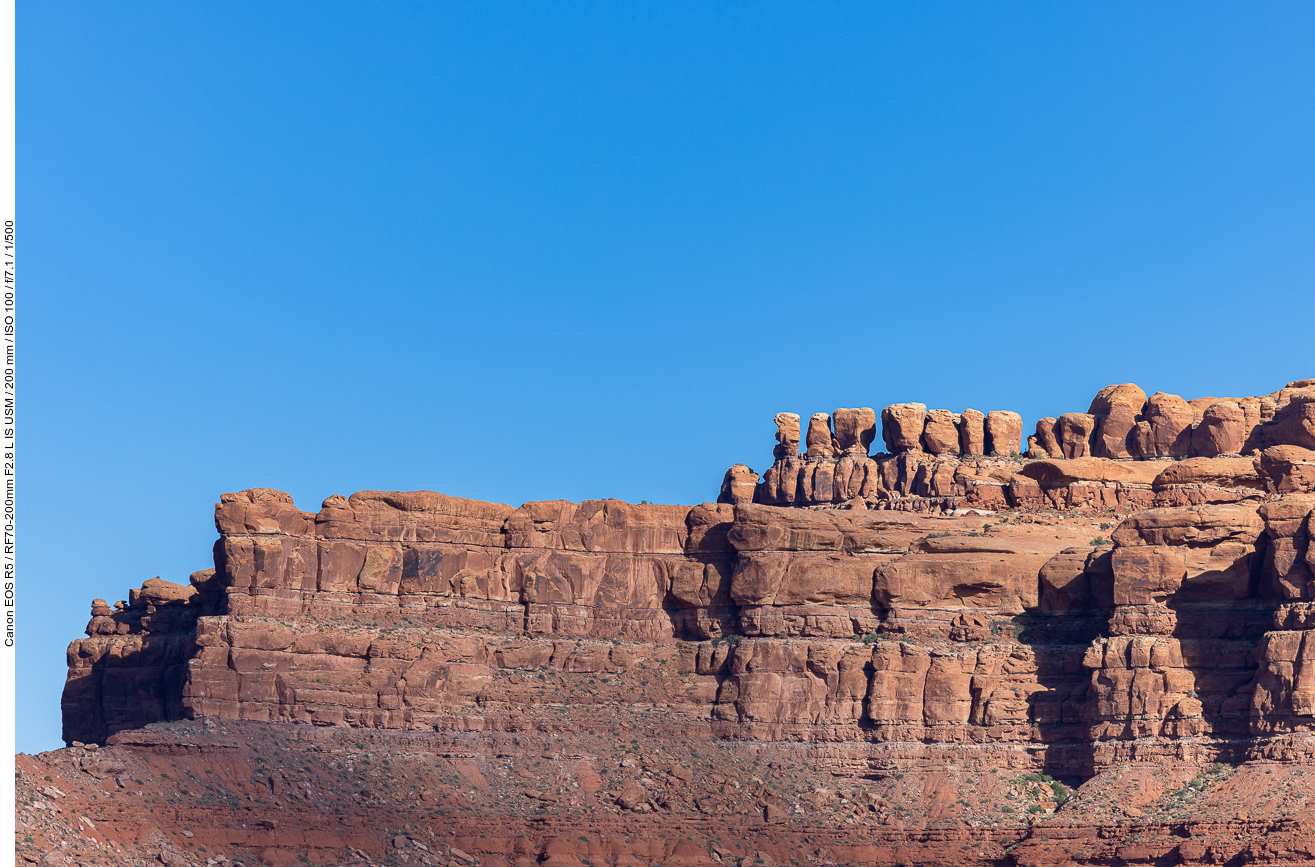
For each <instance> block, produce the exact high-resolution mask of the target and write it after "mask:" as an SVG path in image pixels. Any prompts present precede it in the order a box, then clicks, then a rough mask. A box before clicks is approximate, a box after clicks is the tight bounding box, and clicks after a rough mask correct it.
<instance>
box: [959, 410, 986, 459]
mask: <svg viewBox="0 0 1315 867" xmlns="http://www.w3.org/2000/svg"><path fill="white" fill-rule="evenodd" d="M959 454H962V455H984V454H986V414H985V413H983V412H980V411H978V410H975V409H965V410H964V411H963V413H962V414H961V415H960V416H959Z"/></svg>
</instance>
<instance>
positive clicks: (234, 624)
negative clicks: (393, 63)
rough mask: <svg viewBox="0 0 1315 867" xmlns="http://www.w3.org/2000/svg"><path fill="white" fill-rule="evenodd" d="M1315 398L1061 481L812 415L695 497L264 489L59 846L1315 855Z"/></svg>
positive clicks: (140, 636)
mask: <svg viewBox="0 0 1315 867" xmlns="http://www.w3.org/2000/svg"><path fill="white" fill-rule="evenodd" d="M1312 386H1315V381H1310V380H1305V381H1301V382H1297V383H1292V384H1290V385H1289V386H1288V387H1287V388H1285V389H1282V390H1280V391H1279V392H1275V393H1274V394H1273V395H1269V396H1266V397H1264V398H1241V399H1227V400H1225V399H1214V398H1209V399H1205V400H1202V401H1185V400H1182V399H1181V398H1176V397H1174V396H1171V395H1159V394H1156V395H1152V396H1151V397H1149V398H1147V397H1146V396H1145V394H1144V393H1143V392H1141V390H1140V389H1137V388H1136V387H1135V386H1129V385H1120V386H1112V387H1110V388H1107V389H1104V390H1102V391H1101V392H1100V394H1098V395H1097V397H1096V399H1095V400H1093V401H1092V403H1091V406H1090V408H1089V411H1088V412H1086V413H1062V414H1060V415H1058V416H1056V417H1054V418H1051V419H1043V420H1042V421H1041V423H1038V426H1037V434H1036V435H1035V436H1034V437H1033V438H1032V439H1033V440H1035V442H1034V445H1033V447H1032V448H1031V449H1030V450H1029V451H1030V456H1028V457H1024V456H1021V455H1019V454H1017V452H1018V450H1019V446H1020V445H1021V438H1022V424H1021V419H1020V418H1019V417H1018V416H1017V415H1016V414H1014V413H1004V412H999V411H996V412H990V413H982V412H978V411H975V410H965V411H963V412H962V413H954V412H950V411H948V410H940V409H932V410H927V409H926V408H925V407H923V406H922V405H920V404H898V405H895V406H892V407H887V408H886V409H884V410H883V411H882V412H881V414H880V418H881V420H882V432H881V433H882V440H883V442H884V443H885V444H886V448H887V450H888V451H887V453H884V454H879V455H871V454H869V449H870V446H871V444H872V443H873V442H874V441H875V439H876V433H877V431H876V422H877V414H876V413H875V412H873V411H872V410H870V409H838V410H835V411H834V412H833V413H831V414H829V415H828V414H825V413H819V414H817V415H814V416H812V417H811V418H810V421H809V425H808V428H807V430H806V431H804V432H803V433H805V441H804V443H803V445H804V448H805V452H804V454H800V453H799V449H800V444H801V436H800V434H801V425H800V417H799V416H798V415H795V414H793V413H781V414H778V415H777V417H776V424H777V436H776V439H777V446H776V451H775V454H774V457H775V461H774V463H773V465H772V466H771V467H770V468H769V469H768V470H767V471H766V472H765V473H764V474H763V477H762V479H761V480H760V479H759V478H758V476H757V475H756V474H755V473H753V471H752V470H751V469H749V467H747V466H745V465H736V467H733V468H732V469H731V471H730V472H728V474H727V476H726V479H725V480H724V482H723V485H722V489H721V495H720V499H721V500H722V502H720V503H704V504H701V505H696V506H668V505H647V504H644V505H632V504H628V503H623V502H620V501H616V500H602V501H588V502H584V503H578V504H577V503H568V502H562V501H552V502H538V503H526V504H524V505H522V506H520V507H519V508H514V507H512V506H509V505H502V504H497V503H485V502H479V501H475V500H466V499H460V498H455V497H447V496H444V495H442V494H438V493H433V492H425V491H414V492H381V491H362V492H358V493H356V494H353V495H351V496H350V497H343V496H333V497H329V498H328V499H326V500H325V501H324V502H323V504H322V505H321V507H320V509H319V510H318V511H317V512H306V511H302V510H300V509H298V508H297V506H296V505H295V504H294V503H293V501H292V499H291V497H289V496H288V495H287V494H284V493H282V492H279V491H274V490H269V489H259V488H257V489H251V490H246V491H241V492H238V493H232V494H224V495H223V496H222V497H221V498H220V502H219V503H217V504H216V506H215V524H216V529H217V531H218V536H219V538H218V541H217V542H216V543H215V547H214V552H213V560H214V564H213V568H209V569H205V570H203V571H200V572H196V573H194V574H193V575H192V576H191V578H190V580H189V581H188V582H187V583H185V584H183V583H178V584H175V583H171V582H168V581H162V580H159V579H151V580H148V581H146V582H144V583H143V585H142V587H141V588H140V589H135V590H131V591H129V593H128V597H129V598H128V601H127V602H126V603H116V604H115V605H113V606H111V605H109V604H108V603H107V602H106V601H105V599H96V600H93V602H92V610H91V620H90V622H89V624H88V626H87V637H86V638H81V639H78V640H76V641H74V642H73V643H72V644H71V645H70V647H69V652H68V661H69V676H68V682H67V685H66V687H65V693H64V700H63V709H64V736H65V739H66V741H67V742H68V743H69V744H70V745H71V746H70V747H69V748H68V749H66V750H61V751H58V752H57V753H49V754H43V755H41V756H37V757H20V760H19V771H20V778H19V788H20V804H25V806H22V807H21V809H20V814H19V821H20V831H21V830H22V829H23V827H26V828H27V833H28V834H29V835H35V836H30V837H28V838H24V840H23V841H21V846H20V854H21V853H22V852H26V853H28V855H30V856H31V857H30V858H28V861H29V862H31V863H40V862H41V861H42V859H43V858H47V857H48V855H49V853H50V852H54V853H55V854H60V853H61V852H62V851H63V848H62V847H61V846H60V842H61V841H67V840H70V839H73V840H78V841H81V842H80V843H79V844H78V845H79V847H80V848H79V849H78V851H77V859H79V860H77V861H76V863H79V864H95V865H99V864H105V865H108V864H120V863H125V864H126V863H133V862H132V861H131V858H137V857H143V858H147V857H148V858H151V859H156V860H157V862H158V863H165V864H172V863H190V862H189V861H188V859H189V858H191V859H194V860H195V859H202V860H204V859H206V858H208V859H209V862H210V863H211V865H212V867H215V865H220V864H224V863H225V861H230V862H234V861H239V860H240V861H242V863H246V864H251V863H264V864H274V865H293V864H297V863H304V862H305V861H306V860H310V861H311V863H333V864H339V863H341V864H346V863H360V864H380V863H419V864H440V863H442V864H463V865H474V864H480V865H489V867H493V865H513V864H514V865H518V867H519V865H524V867H531V865H536V864H545V865H564V867H582V865H584V864H586V863H589V864H594V865H602V864H608V865H633V864H656V863H672V864H690V865H693V864H706V865H713V864H718V863H721V864H726V863H727V862H728V861H733V862H743V861H746V860H747V861H749V862H751V863H754V864H757V863H759V859H761V862H762V863H764V864H767V863H775V864H785V863H789V862H791V861H793V862H795V863H808V862H817V863H826V862H831V863H836V864H840V863H865V864H868V863H870V864H882V865H895V864H901V863H905V864H909V863H917V864H925V865H963V864H969V865H979V864H980V865H986V864H992V865H1024V864H1028V865H1042V864H1086V865H1110V864H1147V865H1149V864H1229V863H1237V864H1241V863H1269V864H1306V863H1311V860H1312V858H1315V849H1312V846H1315V844H1312V842H1311V841H1312V840H1313V839H1315V813H1312V809H1311V806H1310V805H1309V803H1308V794H1309V792H1308V788H1309V781H1310V779H1312V776H1311V775H1312V774H1315V546H1312V544H1311V537H1312V534H1313V533H1315V450H1312V449H1311V448H1310V445H1312V444H1315V443H1312V442H1311V441H1310V440H1309V439H1305V437H1307V435H1308V434H1309V432H1310V431H1311V416H1310V411H1309V408H1310V407H1311V406H1312V405H1315V404H1312V402H1311V401H1309V400H1306V398H1305V396H1306V395H1307V394H1309V393H1310V391H1309V389H1310V388H1311V387H1312ZM1248 407H1250V409H1248ZM1253 410H1254V412H1253ZM1248 413H1251V414H1250V415H1249V414H1248ZM1303 443H1305V444H1303ZM1052 448H1053V449H1054V451H1053V453H1052ZM1225 448H1227V450H1225ZM1121 449H1122V450H1123V451H1124V452H1126V454H1124V453H1120V450H1121ZM1239 450H1240V451H1239ZM1162 451H1163V452H1166V453H1165V454H1161V452H1162ZM982 452H986V454H982ZM991 452H994V453H995V454H991ZM1043 452H1044V456H1042V453H1043ZM1172 452H1182V454H1170V453H1172ZM1201 452H1209V453H1208V454H1201ZM1180 458H1181V459H1180ZM800 507H808V508H800ZM95 744H103V745H105V746H102V747H96V746H95ZM47 787H50V788H51V792H50V793H46V794H43V792H45V789H46V788H47ZM55 792H57V793H58V794H55ZM111 795H113V797H110V796H111ZM22 799H26V800H22ZM33 804H40V805H47V804H49V805H50V806H41V807H40V809H38V808H37V807H34V806H32V805H33ZM54 808H58V809H54ZM79 816H80V817H84V818H85V820H86V821H83V818H76V817H79ZM93 832H94V833H93ZM202 846H204V847H205V848H204V850H202V848H201V847H202ZM219 856H223V859H224V860H218V859H219ZM403 856H405V857H403ZM24 857H26V856H24ZM170 859H178V860H176V861H174V860H170ZM45 863H57V862H54V861H49V860H47V861H46V862H45ZM68 863H74V862H68ZM198 863H199V862H198Z"/></svg>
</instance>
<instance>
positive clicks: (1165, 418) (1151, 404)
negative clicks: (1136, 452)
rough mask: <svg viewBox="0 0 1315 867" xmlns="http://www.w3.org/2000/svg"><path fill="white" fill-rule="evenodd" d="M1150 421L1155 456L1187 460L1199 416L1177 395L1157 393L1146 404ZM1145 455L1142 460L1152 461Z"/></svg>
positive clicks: (1148, 455) (1147, 416)
mask: <svg viewBox="0 0 1315 867" xmlns="http://www.w3.org/2000/svg"><path fill="white" fill-rule="evenodd" d="M1145 416H1146V421H1147V422H1148V423H1149V424H1150V427H1151V448H1152V449H1153V450H1154V451H1153V454H1154V455H1155V456H1157V457H1162V458H1165V457H1167V458H1174V457H1179V456H1186V455H1189V454H1191V451H1192V422H1193V421H1194V420H1195V418H1196V413H1195V412H1193V410H1192V407H1191V406H1190V405H1188V403H1187V401H1185V400H1183V399H1182V398H1181V397H1179V396H1178V395H1176V394H1165V393H1164V392H1162V391H1157V392H1156V393H1155V394H1153V395H1151V398H1150V400H1148V401H1147V402H1146V412H1145ZM1151 456H1152V455H1151V454H1144V455H1142V456H1141V457H1151Z"/></svg>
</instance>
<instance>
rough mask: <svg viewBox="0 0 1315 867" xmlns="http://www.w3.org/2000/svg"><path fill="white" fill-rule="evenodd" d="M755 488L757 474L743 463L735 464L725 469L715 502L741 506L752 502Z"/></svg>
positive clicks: (756, 485) (756, 488)
mask: <svg viewBox="0 0 1315 867" xmlns="http://www.w3.org/2000/svg"><path fill="white" fill-rule="evenodd" d="M757 490H758V474H757V473H755V472H754V471H753V470H751V469H749V468H748V467H746V466H745V465H744V464H736V465H735V466H733V467H731V468H730V469H729V470H727V471H726V475H725V477H724V478H723V479H722V481H721V493H720V494H718V495H717V502H719V503H731V504H732V505H736V506H742V505H745V504H746V503H752V502H753V497H754V493H755V492H756V491H757Z"/></svg>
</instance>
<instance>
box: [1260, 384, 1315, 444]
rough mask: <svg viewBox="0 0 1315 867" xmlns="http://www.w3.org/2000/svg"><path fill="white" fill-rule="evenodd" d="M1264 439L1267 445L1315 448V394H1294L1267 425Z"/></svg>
mask: <svg viewBox="0 0 1315 867" xmlns="http://www.w3.org/2000/svg"><path fill="white" fill-rule="evenodd" d="M1264 440H1265V445H1267V446H1299V447H1301V448H1303V449H1315V394H1309V393H1305V392H1302V393H1299V394H1294V395H1293V396H1292V400H1291V401H1290V402H1289V403H1288V405H1287V406H1285V407H1283V408H1282V409H1279V410H1278V411H1277V412H1276V413H1275V414H1274V420H1273V421H1271V422H1270V423H1269V424H1267V425H1266V426H1265V429H1264Z"/></svg>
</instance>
